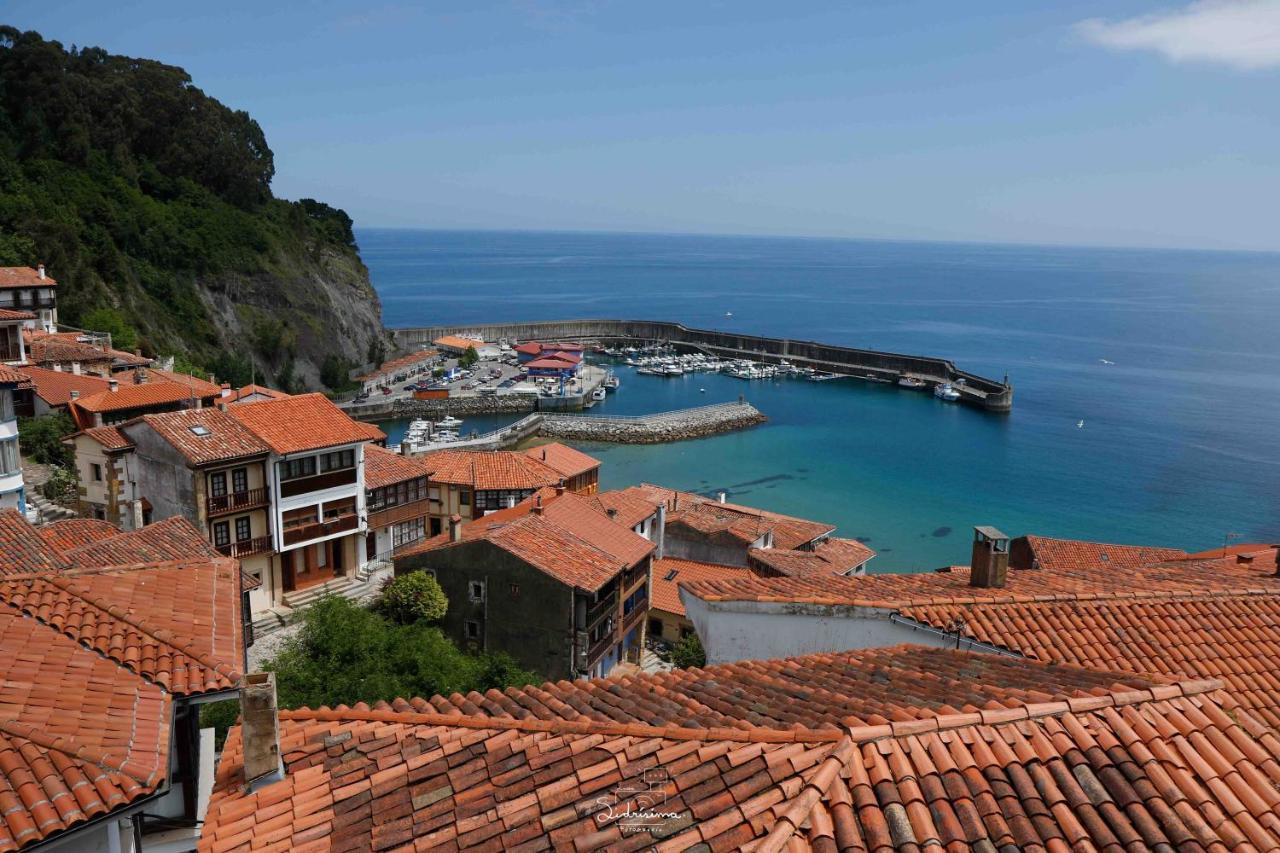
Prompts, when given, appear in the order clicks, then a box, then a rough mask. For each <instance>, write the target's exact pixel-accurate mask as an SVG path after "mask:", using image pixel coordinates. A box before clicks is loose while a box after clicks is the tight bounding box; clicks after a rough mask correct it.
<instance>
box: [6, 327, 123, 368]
mask: <svg viewBox="0 0 1280 853" xmlns="http://www.w3.org/2000/svg"><path fill="white" fill-rule="evenodd" d="M23 337H24V338H25V339H26V348H27V358H28V360H30V361H33V362H35V363H36V364H63V363H67V362H77V361H78V362H82V363H90V364H92V363H94V362H102V361H111V360H113V355H112V352H111V351H110V350H108V349H107V348H106V347H105V346H103V345H102V344H99V343H95V342H92V341H82V340H78V337H79V336H78V335H75V334H72V335H66V334H57V333H49V332H43V331H25V332H24V333H23Z"/></svg>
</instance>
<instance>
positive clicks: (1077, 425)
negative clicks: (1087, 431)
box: [1076, 420, 1084, 429]
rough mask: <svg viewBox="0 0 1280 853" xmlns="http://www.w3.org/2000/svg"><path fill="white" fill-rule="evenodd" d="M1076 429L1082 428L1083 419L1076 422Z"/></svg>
mask: <svg viewBox="0 0 1280 853" xmlns="http://www.w3.org/2000/svg"><path fill="white" fill-rule="evenodd" d="M1076 429H1084V421H1083V420H1081V421H1080V423H1078V424H1076Z"/></svg>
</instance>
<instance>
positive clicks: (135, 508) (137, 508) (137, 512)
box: [94, 415, 146, 530]
mask: <svg viewBox="0 0 1280 853" xmlns="http://www.w3.org/2000/svg"><path fill="white" fill-rule="evenodd" d="M97 419H98V416H96V415H95V416H94V420H95V421H97ZM129 509H130V511H131V512H130V515H132V517H133V529H134V530H141V529H142V528H143V527H145V526H146V525H145V524H144V523H143V522H144V521H145V517H144V516H143V513H142V501H141V500H135V501H133V502H132V503H131V504H130V505H129Z"/></svg>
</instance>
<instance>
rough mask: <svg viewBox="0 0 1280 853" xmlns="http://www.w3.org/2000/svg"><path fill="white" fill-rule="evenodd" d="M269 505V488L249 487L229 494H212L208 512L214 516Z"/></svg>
mask: <svg viewBox="0 0 1280 853" xmlns="http://www.w3.org/2000/svg"><path fill="white" fill-rule="evenodd" d="M266 505H267V490H266V489H265V488H262V489H248V490H247V491H243V492H232V493H231V494H229V495H210V496H209V500H208V503H207V504H206V506H207V507H208V509H207V510H206V513H207V514H208V515H209V517H210V518H212V517H213V516H215V515H226V514H227V513H229V512H245V511H247V510H251V509H261V508H262V507H264V506H266Z"/></svg>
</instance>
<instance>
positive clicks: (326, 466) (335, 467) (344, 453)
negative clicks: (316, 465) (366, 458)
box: [320, 448, 356, 472]
mask: <svg viewBox="0 0 1280 853" xmlns="http://www.w3.org/2000/svg"><path fill="white" fill-rule="evenodd" d="M354 467H356V452H355V450H354V449H350V448H349V449H347V450H335V451H334V452H333V453H325V454H324V455H322V456H321V457H320V470H321V471H322V472H323V471H340V470H342V469H343V468H354Z"/></svg>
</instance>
